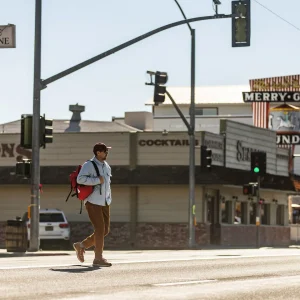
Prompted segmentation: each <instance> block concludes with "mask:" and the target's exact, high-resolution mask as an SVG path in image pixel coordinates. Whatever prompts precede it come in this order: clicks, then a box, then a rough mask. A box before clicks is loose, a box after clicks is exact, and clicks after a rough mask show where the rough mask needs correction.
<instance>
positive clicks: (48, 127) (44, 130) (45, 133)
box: [40, 116, 53, 149]
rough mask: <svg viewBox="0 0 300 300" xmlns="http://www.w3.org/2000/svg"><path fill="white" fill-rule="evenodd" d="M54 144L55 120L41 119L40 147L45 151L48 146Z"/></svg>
mask: <svg viewBox="0 0 300 300" xmlns="http://www.w3.org/2000/svg"><path fill="white" fill-rule="evenodd" d="M48 143H53V120H49V119H46V118H45V116H43V117H41V118H40V146H41V147H43V148H44V149H45V148H46V144H48Z"/></svg>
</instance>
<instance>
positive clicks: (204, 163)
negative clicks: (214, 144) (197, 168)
mask: <svg viewBox="0 0 300 300" xmlns="http://www.w3.org/2000/svg"><path fill="white" fill-rule="evenodd" d="M211 163H212V151H211V149H208V148H207V147H206V146H201V167H202V168H211Z"/></svg>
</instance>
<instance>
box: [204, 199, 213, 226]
mask: <svg viewBox="0 0 300 300" xmlns="http://www.w3.org/2000/svg"><path fill="white" fill-rule="evenodd" d="M211 201H212V199H211V197H208V198H207V202H206V203H207V215H206V221H207V222H209V223H212V213H213V212H212V203H211Z"/></svg>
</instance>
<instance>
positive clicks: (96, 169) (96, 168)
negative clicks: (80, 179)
mask: <svg viewBox="0 0 300 300" xmlns="http://www.w3.org/2000/svg"><path fill="white" fill-rule="evenodd" d="M88 161H90V162H91V163H92V164H93V166H94V168H95V171H96V173H97V176H98V177H99V176H100V173H99V169H98V167H97V165H96V163H95V162H94V161H93V160H92V159H89V160H88Z"/></svg>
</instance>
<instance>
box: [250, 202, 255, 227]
mask: <svg viewBox="0 0 300 300" xmlns="http://www.w3.org/2000/svg"><path fill="white" fill-rule="evenodd" d="M249 214H250V224H253V225H255V224H256V203H254V201H251V202H250V206H249Z"/></svg>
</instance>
